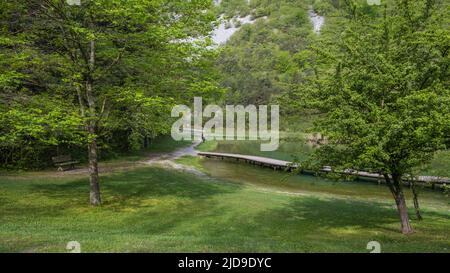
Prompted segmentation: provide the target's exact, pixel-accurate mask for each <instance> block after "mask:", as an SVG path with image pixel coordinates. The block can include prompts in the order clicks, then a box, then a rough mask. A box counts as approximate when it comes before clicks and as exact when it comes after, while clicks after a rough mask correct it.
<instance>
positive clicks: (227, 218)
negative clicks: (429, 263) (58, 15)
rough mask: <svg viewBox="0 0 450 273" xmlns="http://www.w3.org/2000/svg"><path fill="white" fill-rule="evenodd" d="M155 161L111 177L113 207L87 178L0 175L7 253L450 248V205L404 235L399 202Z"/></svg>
mask: <svg viewBox="0 0 450 273" xmlns="http://www.w3.org/2000/svg"><path fill="white" fill-rule="evenodd" d="M230 181H232V180H226V179H220V178H208V177H198V176H195V175H192V174H188V173H184V172H177V171H173V170H166V169H161V168H156V167H148V168H142V169H137V170H133V171H130V172H124V173H119V174H111V175H108V176H103V177H102V191H103V199H104V205H103V206H102V207H98V208H93V207H90V206H89V205H88V180H87V179H86V178H70V177H53V178H52V177H47V178H45V177H29V178H27V179H21V180H18V179H17V177H5V176H4V177H0V211H1V214H0V251H1V252H65V251H67V250H66V249H65V246H66V244H67V242H69V241H78V242H80V243H81V250H82V251H84V252H269V251H274V252H343V251H345V252H368V250H366V245H367V243H368V242H369V241H373V240H376V241H379V242H380V243H381V246H382V251H385V252H415V251H421V252H450V235H449V230H450V213H449V210H448V208H447V209H441V210H436V209H429V208H427V207H426V206H424V208H423V210H424V214H425V220H424V221H423V222H421V223H418V222H416V221H413V226H414V227H415V229H416V233H415V234H413V235H410V236H404V235H401V234H400V233H399V223H398V219H397V214H396V210H395V209H394V208H393V207H392V204H388V203H384V202H380V203H379V202H373V201H362V200H359V199H354V198H342V196H337V195H336V196H334V195H332V194H330V195H328V196H324V195H320V194H317V195H315V194H314V193H311V194H289V193H284V192H281V191H272V190H270V188H269V189H265V188H263V187H261V185H259V186H255V185H250V184H243V183H236V182H230Z"/></svg>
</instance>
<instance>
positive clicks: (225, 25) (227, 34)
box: [212, 15, 267, 45]
mask: <svg viewBox="0 0 450 273" xmlns="http://www.w3.org/2000/svg"><path fill="white" fill-rule="evenodd" d="M261 19H267V17H261V18H258V19H256V20H252V17H251V15H247V16H245V17H242V18H239V17H237V16H236V17H233V19H231V20H229V21H224V20H223V16H221V17H220V20H221V21H222V23H221V24H220V25H219V27H218V28H217V29H215V30H214V31H213V33H212V39H213V41H214V43H216V44H218V45H223V44H225V43H226V42H227V41H228V40H229V39H230V38H231V36H233V34H234V33H235V32H236V31H238V30H239V29H240V28H241V26H242V25H245V24H253V23H255V22H256V21H257V20H261ZM236 21H237V22H239V23H238V24H237V25H238V26H236V24H235V23H234V22H236Z"/></svg>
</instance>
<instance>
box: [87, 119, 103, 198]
mask: <svg viewBox="0 0 450 273" xmlns="http://www.w3.org/2000/svg"><path fill="white" fill-rule="evenodd" d="M89 136H90V139H89V144H88V152H89V183H90V186H91V192H90V195H89V200H90V203H91V205H92V206H99V205H101V204H102V200H101V196H100V183H99V176H98V156H97V138H96V136H95V127H94V126H93V125H92V124H90V125H89Z"/></svg>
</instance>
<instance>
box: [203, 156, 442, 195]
mask: <svg viewBox="0 0 450 273" xmlns="http://www.w3.org/2000/svg"><path fill="white" fill-rule="evenodd" d="M198 155H199V156H203V157H207V158H220V159H230V160H236V161H241V162H245V163H248V164H253V165H258V166H262V167H267V168H272V169H274V170H284V171H293V170H295V169H296V168H297V167H298V166H297V165H296V164H294V163H292V162H289V161H284V160H278V159H273V158H267V157H261V156H253V155H242V154H228V153H210V152H198ZM321 171H322V172H326V173H329V172H332V169H331V167H324V168H322V170H321ZM304 173H313V172H312V171H304ZM342 174H346V175H353V176H356V177H358V179H364V180H371V181H378V182H379V183H384V177H383V176H382V175H380V174H377V173H369V172H364V171H354V170H346V171H343V172H342ZM416 182H418V183H422V184H429V185H430V186H431V187H434V186H435V185H436V186H439V187H440V186H443V185H447V184H450V179H449V178H445V177H437V176H419V177H417V178H416ZM405 183H406V184H408V180H407V179H405Z"/></svg>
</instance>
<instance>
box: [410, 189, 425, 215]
mask: <svg viewBox="0 0 450 273" xmlns="http://www.w3.org/2000/svg"><path fill="white" fill-rule="evenodd" d="M411 190H412V194H413V199H414V209H415V210H416V216H417V220H419V221H422V219H423V218H422V214H421V213H420V205H419V194H418V193H417V188H416V183H415V182H414V181H412V182H411Z"/></svg>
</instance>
